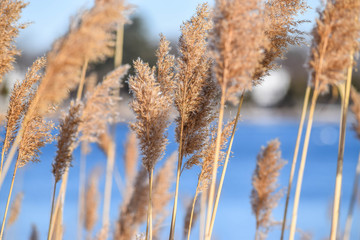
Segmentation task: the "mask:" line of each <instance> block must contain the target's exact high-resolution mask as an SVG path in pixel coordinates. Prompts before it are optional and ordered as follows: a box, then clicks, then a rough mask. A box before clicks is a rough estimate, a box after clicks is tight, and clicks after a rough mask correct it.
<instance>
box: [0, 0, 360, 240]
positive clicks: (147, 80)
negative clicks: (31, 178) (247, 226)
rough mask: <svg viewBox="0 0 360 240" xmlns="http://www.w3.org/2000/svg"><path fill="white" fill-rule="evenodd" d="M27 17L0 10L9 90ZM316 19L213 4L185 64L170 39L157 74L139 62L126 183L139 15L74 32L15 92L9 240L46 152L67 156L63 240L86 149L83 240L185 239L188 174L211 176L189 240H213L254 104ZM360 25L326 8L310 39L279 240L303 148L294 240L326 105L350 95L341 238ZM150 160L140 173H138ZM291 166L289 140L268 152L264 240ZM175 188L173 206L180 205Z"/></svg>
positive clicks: (9, 121) (84, 20) (240, 3)
mask: <svg viewBox="0 0 360 240" xmlns="http://www.w3.org/2000/svg"><path fill="white" fill-rule="evenodd" d="M26 5H27V4H25V3H23V2H22V1H21V0H4V1H2V2H1V3H0V33H1V34H0V49H1V51H0V80H2V79H3V76H4V74H5V73H7V72H9V71H11V70H12V68H13V67H12V64H13V63H14V61H15V57H16V56H17V55H19V54H20V52H19V50H17V49H16V47H15V44H14V40H15V38H16V36H17V35H18V32H19V30H20V29H22V28H24V27H26V24H19V23H18V21H19V18H20V14H21V11H22V9H23V8H24V7H26ZM307 8H308V6H307V4H306V2H305V1H303V0H295V1H293V0H291V1H290V0H266V1H262V0H252V1H247V0H216V1H215V6H214V8H210V7H209V5H208V4H207V3H203V4H200V5H199V6H198V7H197V9H196V13H195V14H194V15H193V16H192V17H191V18H190V19H189V20H188V21H185V22H184V23H183V25H182V26H181V28H180V31H181V36H180V38H179V41H178V44H177V45H176V46H177V50H178V55H176V56H175V55H172V54H171V53H170V52H171V48H170V42H169V41H168V40H167V39H166V37H165V36H163V35H160V41H159V47H158V49H157V51H156V53H155V55H156V57H157V62H156V65H155V66H150V65H149V64H148V63H145V62H144V61H142V60H141V59H140V58H139V59H137V60H135V61H134V62H133V68H134V69H135V73H134V74H133V75H131V76H129V78H128V80H127V82H128V84H129V89H130V93H131V95H132V97H133V98H132V101H131V103H130V108H131V109H132V110H133V113H134V116H135V118H134V120H133V121H132V122H131V123H129V127H130V128H131V132H130V134H129V135H128V137H127V138H128V140H127V143H126V145H125V154H124V164H123V165H124V169H125V170H124V172H125V176H124V177H122V176H119V175H120V174H119V172H118V170H117V168H116V167H115V166H116V165H117V163H116V158H117V155H116V149H117V145H116V144H117V141H116V139H117V138H118V136H115V134H113V132H114V131H111V130H110V129H114V128H115V126H116V124H117V123H119V122H120V121H121V113H120V112H119V109H118V108H119V103H120V101H121V97H120V95H119V94H120V88H121V87H122V85H123V84H122V82H123V81H124V79H123V78H124V76H125V75H126V73H127V71H128V69H129V67H130V66H128V65H122V55H123V37H124V34H125V33H124V24H126V23H127V22H128V16H129V14H130V12H131V10H132V9H133V6H131V5H129V4H127V3H125V2H123V1H121V0H96V1H95V4H94V6H93V7H92V8H91V9H89V10H87V11H84V12H83V13H82V14H81V15H80V16H79V17H78V20H77V21H75V22H73V23H72V25H71V28H70V29H69V31H68V33H67V34H66V35H65V36H63V37H62V38H60V39H59V40H57V41H56V42H55V43H54V45H53V48H52V49H51V50H50V51H49V52H48V53H47V54H46V57H41V58H38V59H37V60H36V61H35V62H34V63H33V65H32V66H31V67H30V68H29V69H28V71H27V73H26V76H25V78H24V79H23V80H22V81H18V82H16V83H15V85H14V87H13V89H12V92H11V96H10V101H9V106H8V111H7V113H6V121H5V131H4V132H5V135H4V140H3V145H2V153H1V165H0V187H1V186H2V183H3V181H4V179H5V177H6V175H7V172H8V170H9V168H10V166H11V163H12V159H15V164H14V171H13V176H12V181H11V185H10V191H9V194H8V198H7V202H6V205H5V208H4V209H5V210H4V216H3V221H2V226H1V232H0V239H3V238H4V233H5V230H6V229H7V228H5V226H6V224H7V226H8V227H9V226H11V225H12V224H13V223H14V222H15V221H16V219H17V217H18V215H19V212H20V205H21V201H22V196H23V195H22V194H19V195H17V197H16V198H15V200H14V202H13V204H12V207H11V209H10V214H9V215H10V216H9V217H8V218H7V215H8V214H7V213H8V209H9V205H10V201H11V196H12V190H13V186H14V182H15V176H16V173H17V170H18V169H19V168H21V167H23V166H25V165H26V164H27V163H29V162H38V161H40V155H41V152H40V149H41V148H42V147H44V146H45V145H46V144H48V143H51V142H54V141H55V142H57V152H56V155H55V158H54V160H53V164H52V173H53V175H54V185H53V192H52V203H51V209H50V216H49V225H48V231H47V233H48V235H47V239H48V240H50V239H63V235H64V223H63V211H64V208H65V194H66V190H67V183H68V176H69V174H70V167H71V166H72V162H73V161H75V159H73V152H74V151H75V149H76V148H77V147H78V146H81V157H80V178H79V179H80V180H79V202H78V205H79V206H78V218H79V219H78V233H77V238H78V239H83V234H84V231H86V237H85V238H86V239H104V240H105V239H124V240H129V239H135V238H136V239H143V238H144V239H146V240H148V239H149V240H152V239H160V238H161V236H162V235H161V230H162V228H163V226H169V240H174V239H175V238H176V236H177V235H176V234H175V230H176V217H177V214H178V209H179V207H178V205H179V203H178V202H179V201H178V200H179V192H180V180H181V175H182V173H183V171H185V170H187V169H191V168H193V167H199V169H200V171H199V175H198V180H197V183H196V190H195V193H194V196H193V197H192V201H191V202H190V204H189V205H188V208H187V210H186V217H185V220H184V229H183V235H184V238H187V239H188V240H189V239H190V237H191V230H192V227H193V226H194V223H195V222H196V220H197V219H200V223H201V224H200V236H199V238H200V239H205V240H210V239H212V235H213V231H214V225H215V219H216V215H217V211H218V208H219V206H221V204H220V198H221V193H222V188H223V186H224V183H225V176H226V171H227V167H228V165H229V164H230V163H229V159H230V156H231V151H232V146H233V144H234V141H236V139H235V133H236V129H237V124H238V122H239V119H240V113H241V109H242V106H243V103H244V96H245V95H246V94H247V92H250V91H251V90H252V89H253V88H254V87H256V86H257V85H259V84H261V83H262V82H263V81H264V80H265V77H266V76H267V75H269V73H270V72H271V71H273V70H276V69H277V68H279V67H280V66H278V65H277V62H276V60H278V59H283V58H285V55H286V52H287V50H288V48H289V46H290V45H293V46H301V45H302V44H303V43H304V42H305V39H304V37H303V35H304V33H303V32H302V31H300V30H299V29H298V27H299V25H300V24H301V23H303V22H304V21H303V20H297V17H298V15H299V14H302V13H304V12H305V11H306V10H307ZM359 14H360V0H328V1H327V2H326V4H325V6H324V7H323V10H322V11H321V10H319V18H318V19H317V21H316V26H315V27H314V29H313V31H312V37H313V40H312V45H311V52H310V57H309V62H308V69H309V79H308V85H307V88H306V91H305V97H304V103H303V108H302V113H301V118H300V124H299V129H298V134H297V138H296V145H295V149H294V155H293V160H292V164H291V170H290V176H289V182H288V187H287V191H286V200H285V206H284V214H283V219H282V220H281V226H282V227H281V235H280V239H281V240H282V239H284V238H285V230H286V228H287V215H288V211H289V206H290V196H291V193H292V192H291V190H292V184H293V179H294V176H295V172H296V166H297V158H298V153H299V150H300V145H301V142H303V144H302V146H303V148H302V155H301V161H300V166H299V170H298V175H297V181H296V189H295V195H294V203H293V209H292V216H291V224H290V232H289V240H293V239H294V238H295V232H296V230H297V229H296V222H297V215H298V210H299V203H300V193H301V186H302V181H303V175H304V169H305V163H306V159H307V152H308V147H309V140H310V134H311V129H312V124H313V121H314V113H315V108H316V103H317V100H318V98H319V96H320V95H321V94H325V93H327V92H328V91H329V88H330V87H331V88H338V89H339V92H340V95H341V114H340V116H341V118H340V128H339V148H338V157H337V171H336V179H335V190H334V201H333V208H332V223H331V231H330V239H331V240H335V239H336V236H337V232H338V225H339V211H340V210H339V205H340V199H341V198H340V197H341V185H342V169H343V162H344V149H345V135H346V121H347V112H348V107H349V103H350V92H351V96H352V100H353V102H354V105H353V108H352V110H353V112H354V114H355V116H356V118H357V122H358V123H357V124H355V125H354V129H355V131H357V134H358V136H360V127H359V126H360V123H359V122H360V97H359V96H360V95H359V94H358V93H357V92H356V90H354V89H353V90H351V89H352V85H351V80H352V72H353V66H354V64H355V60H354V55H356V53H357V52H358V50H359V42H358V40H359V37H360V22H359V19H358V18H359V17H358V16H359ZM109 57H114V66H115V69H114V70H113V71H111V72H110V73H108V74H107V75H106V76H105V77H104V79H103V80H102V81H101V82H100V83H97V79H96V78H94V77H93V76H91V75H90V74H89V69H90V68H91V64H94V63H98V62H100V61H103V60H105V59H107V58H109ZM94 79H95V80H94ZM70 90H76V91H77V93H76V98H75V99H74V100H72V101H70V104H69V106H66V104H65V103H64V100H66V99H69V98H70V97H69V91H70ZM311 92H312V95H311ZM310 97H311V98H310ZM65 102H66V101H65ZM228 103H229V104H230V103H232V104H233V105H235V106H236V107H237V108H236V109H237V112H236V116H235V118H234V119H232V120H229V121H228V122H227V123H225V111H226V106H227V104H228ZM309 103H310V109H309V110H308V105H309ZM60 108H62V110H63V113H62V115H63V116H62V117H61V118H60V119H56V120H54V121H51V120H50V114H51V113H55V112H57V111H59V109H60ZM173 115H176V117H175V118H173ZM55 116H57V115H56V114H55ZM306 116H307V118H306ZM55 123H56V124H57V126H56V127H55ZM172 123H174V125H175V140H176V142H177V144H178V150H177V152H175V153H173V154H172V155H171V156H170V157H169V158H168V159H166V160H163V159H164V157H165V156H166V155H167V151H166V147H167V144H168V143H169V139H168V129H169V127H170V125H171V124H172ZM305 124H306V131H305V136H304V139H303V141H302V134H303V128H304V126H305ZM54 128H56V129H58V131H57V132H58V133H57V134H54V131H53V129H54ZM91 143H96V144H98V146H99V147H100V148H101V149H102V151H103V152H104V155H105V156H106V159H107V160H106V170H105V184H104V193H103V198H102V203H103V207H102V224H101V229H100V230H99V231H98V232H97V233H94V229H95V225H96V223H97V221H98V218H99V214H98V210H97V208H98V206H99V205H100V201H101V192H100V190H99V178H100V176H101V170H94V171H93V173H92V174H91V176H90V177H89V180H88V183H87V184H86V179H87V175H86V161H87V160H86V158H87V157H86V156H87V155H90V152H91V149H90V146H91ZM138 151H139V152H140V156H141V163H142V166H141V167H138V162H139V160H140V158H139V152H138ZM359 159H360V158H359ZM159 162H164V164H163V166H162V167H161V168H158V167H157V165H158V163H159ZM359 162H360V160H359ZM284 165H285V161H284V160H282V158H281V151H280V142H279V141H278V140H272V141H270V142H269V143H268V145H267V146H266V147H262V149H261V151H260V153H259V155H258V157H257V160H256V168H255V171H254V173H253V178H252V185H253V189H252V192H251V199H250V202H251V208H252V212H253V214H254V216H255V225H256V232H255V239H256V240H258V239H266V238H267V234H268V232H269V231H270V230H271V229H272V227H273V226H274V224H275V222H274V220H273V219H272V216H271V215H272V210H273V209H274V208H275V207H276V206H277V205H278V201H279V199H280V198H281V196H282V195H283V191H282V190H278V184H277V179H278V177H279V175H280V170H281V169H282V167H283V166H284ZM359 165H360V164H358V167H357V171H356V177H355V180H354V189H353V194H352V198H351V203H350V207H349V212H348V218H347V221H346V227H345V233H344V239H349V236H350V230H351V224H352V216H353V212H354V206H355V201H356V196H357V195H358V193H357V192H358V184H359V183H358V182H359V178H360V170H359V169H360V167H359ZM220 166H222V172H221V175H220V176H218V170H219V167H220ZM175 168H176V172H175V171H174V170H175ZM116 176H118V178H119V179H121V181H124V184H123V183H121V184H120V185H121V186H120V187H119V188H120V192H121V194H122V203H121V206H120V211H119V212H120V214H119V218H118V220H116V222H115V223H113V222H111V219H110V212H111V211H113V210H112V208H111V195H112V182H113V179H114V178H115V177H116ZM218 177H219V179H220V180H219V182H218ZM173 181H175V192H174V193H173V192H171V189H172V183H173ZM58 183H59V184H61V186H60V188H58ZM217 183H218V188H217V190H216V186H217ZM199 197H201V199H200V201H199ZM172 200H173V205H172V206H173V207H172V214H171V221H169V222H168V223H167V222H166V221H167V220H168V219H167V216H168V212H167V209H166V207H167V205H168V204H169V203H170V202H171V201H172ZM7 219H8V220H7ZM142 224H146V231H145V233H144V234H143V235H137V234H138V233H139V229H140V228H141V225H142ZM37 238H38V234H37V230H36V228H33V233H32V235H31V239H37Z"/></svg>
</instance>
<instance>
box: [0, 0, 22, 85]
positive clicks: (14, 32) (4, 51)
mask: <svg viewBox="0 0 360 240" xmlns="http://www.w3.org/2000/svg"><path fill="white" fill-rule="evenodd" d="M27 5H28V4H27V3H24V2H23V1H21V0H15V1H12V0H4V1H1V4H0V83H1V82H2V80H3V77H4V74H5V73H7V72H9V71H11V70H13V68H14V67H13V63H14V62H15V60H16V57H17V56H19V55H20V50H19V49H17V47H16V45H15V38H16V37H17V36H18V35H19V31H20V30H21V29H24V28H25V27H26V26H27V24H20V23H18V21H19V19H20V17H21V15H20V14H21V12H22V10H23V9H24V8H25V7H26V6H27Z"/></svg>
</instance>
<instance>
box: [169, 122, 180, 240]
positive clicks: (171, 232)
mask: <svg viewBox="0 0 360 240" xmlns="http://www.w3.org/2000/svg"><path fill="white" fill-rule="evenodd" d="M183 119H184V117H182V118H181V125H180V141H179V153H178V154H179V155H178V167H177V172H176V188H175V197H174V206H173V212H172V217H171V227H170V235H169V240H174V234H175V222H176V211H177V202H178V196H179V183H180V175H181V166H182V159H183V154H182V145H183V134H184V120H183Z"/></svg>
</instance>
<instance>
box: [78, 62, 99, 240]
mask: <svg viewBox="0 0 360 240" xmlns="http://www.w3.org/2000/svg"><path fill="white" fill-rule="evenodd" d="M88 64H89V59H88V58H86V59H85V62H84V64H83V67H82V70H81V75H80V83H79V87H78V90H77V94H76V101H77V102H80V101H81V97H82V93H83V89H84V85H85V77H86V71H87V68H88ZM86 85H87V84H86ZM86 87H87V86H86ZM94 87H95V86H94ZM86 145H87V143H83V144H81V150H80V169H79V200H78V203H79V207H78V229H77V230H78V239H82V226H83V223H84V218H83V217H84V213H83V209H84V185H85V178H86V162H85V160H86V156H85V152H84V151H85V148H86Z"/></svg>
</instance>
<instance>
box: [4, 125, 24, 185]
mask: <svg viewBox="0 0 360 240" xmlns="http://www.w3.org/2000/svg"><path fill="white" fill-rule="evenodd" d="M22 132H23V130H22V128H21V129H20V130H19V132H18V134H17V135H16V138H15V140H14V142H13V144H12V145H11V148H10V151H9V154H8V156H7V158H6V161H5V165H4V169H3V171H2V172H1V176H0V189H1V187H2V184H3V183H4V180H5V177H6V174H7V172H8V171H9V169H10V165H11V162H12V160H13V159H14V156H15V154H16V150H17V148H18V146H19V144H20V140H21V137H22Z"/></svg>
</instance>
